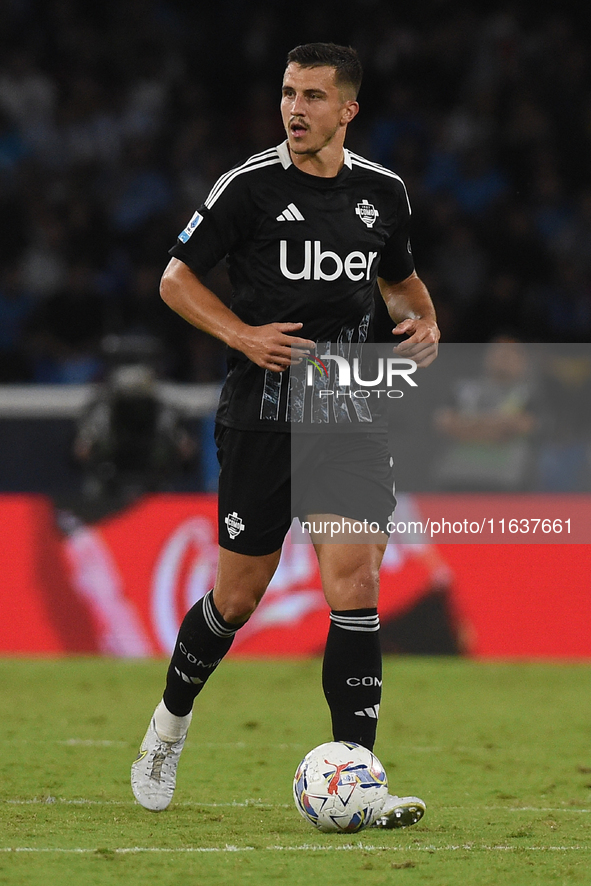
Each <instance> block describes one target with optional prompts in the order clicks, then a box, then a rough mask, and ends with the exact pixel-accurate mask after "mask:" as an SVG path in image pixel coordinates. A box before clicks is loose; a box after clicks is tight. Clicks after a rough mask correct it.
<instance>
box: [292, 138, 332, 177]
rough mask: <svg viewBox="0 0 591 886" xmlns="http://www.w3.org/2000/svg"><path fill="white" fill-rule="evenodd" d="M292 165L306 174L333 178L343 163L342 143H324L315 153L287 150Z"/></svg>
mask: <svg viewBox="0 0 591 886" xmlns="http://www.w3.org/2000/svg"><path fill="white" fill-rule="evenodd" d="M289 154H290V157H291V159H292V162H293V165H294V166H295V167H297V169H299V170H300V171H301V172H305V173H307V174H308V175H317V176H319V177H321V178H334V177H335V176H336V175H338V174H339V172H340V171H341V169H342V168H343V166H344V163H345V151H344V148H343V145H342V144H339V145H334V146H333V145H326V146H325V147H324V148H322V149H321V150H320V151H318V152H317V153H315V154H295V153H294V152H293V151H292V150H291V148H290V151H289Z"/></svg>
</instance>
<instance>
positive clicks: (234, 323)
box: [160, 258, 315, 372]
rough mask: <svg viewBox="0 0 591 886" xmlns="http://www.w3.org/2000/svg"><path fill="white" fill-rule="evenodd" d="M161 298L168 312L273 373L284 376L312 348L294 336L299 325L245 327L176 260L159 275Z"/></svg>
mask: <svg viewBox="0 0 591 886" xmlns="http://www.w3.org/2000/svg"><path fill="white" fill-rule="evenodd" d="M160 295H161V296H162V299H163V301H165V302H166V304H167V305H168V306H169V308H172V310H173V311H176V313H177V314H180V316H181V317H183V318H184V319H185V320H187V322H189V323H191V324H192V325H193V326H195V327H196V328H197V329H202V330H203V331H204V332H207V333H209V334H210V335H213V336H215V338H218V339H220V340H221V341H223V342H224V343H225V344H227V345H228V346H229V347H230V348H234V349H235V350H237V351H241V352H242V353H243V354H245V355H246V356H247V357H248V359H249V360H252V362H253V363H256V364H257V366H261V367H262V368H263V369H270V370H271V371H272V372H283V370H284V369H286V368H287V367H288V366H290V365H292V364H293V363H298V362H299V361H300V360H301V359H302V357H303V356H304V355H305V354H307V353H309V352H310V351H311V350H313V348H314V346H315V345H314V342H313V341H310V340H309V339H305V338H298V337H297V336H295V335H294V334H293V333H296V332H297V331H298V330H299V329H301V328H302V323H268V324H266V325H264V326H249V325H248V324H247V323H244V322H243V321H242V320H241V319H240V318H239V317H237V316H236V314H235V313H234V312H233V311H231V310H230V308H228V307H226V305H225V304H224V303H223V302H222V301H221V299H219V298H218V297H217V295H215V293H213V292H212V291H211V290H210V289H208V288H207V286H205V285H204V284H203V283H202V282H201V280H199V278H198V277H197V276H196V275H195V274H194V273H193V271H192V270H191V269H190V268H189V266H188V265H186V264H185V263H184V262H182V261H180V260H179V259H177V258H172V259H171V260H170V262H169V263H168V265H167V267H166V269H165V271H164V274H163V275H162V280H161V283H160Z"/></svg>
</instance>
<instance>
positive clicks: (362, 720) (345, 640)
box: [322, 609, 382, 750]
mask: <svg viewBox="0 0 591 886" xmlns="http://www.w3.org/2000/svg"><path fill="white" fill-rule="evenodd" d="M379 631H380V619H379V616H378V610H377V609H349V610H343V611H339V612H336V611H333V612H331V613H330V628H329V631H328V638H327V640H326V648H325V651H324V663H323V666H322V688H323V689H324V694H325V696H326V700H327V702H328V706H329V708H330V714H331V718H332V732H333V737H334V740H335V741H355V742H357V743H358V744H361V745H363V747H365V748H369V750H372V748H373V746H374V742H375V739H376V730H377V726H378V713H379V709H380V698H381V696H382V654H381V650H380V633H379Z"/></svg>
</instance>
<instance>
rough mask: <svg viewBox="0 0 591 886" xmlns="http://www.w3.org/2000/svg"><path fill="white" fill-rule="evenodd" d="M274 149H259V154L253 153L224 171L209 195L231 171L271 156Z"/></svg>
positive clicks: (274, 151)
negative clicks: (242, 161)
mask: <svg viewBox="0 0 591 886" xmlns="http://www.w3.org/2000/svg"><path fill="white" fill-rule="evenodd" d="M276 150H277V149H276V148H267V150H266V151H261V153H260V154H253V155H252V157H249V158H248V159H247V160H245V161H244V163H240V164H239V165H238V166H234V167H232V169H229V170H228V171H227V172H224V174H223V175H221V176H220V177H219V178H218V180H217V181H216V183H215V184H214V186H213V188H212V189H211V191H210V194H209V196H211V195H212V194H213V192H214V191H215V190H216V188H218V187H219V186H220V185H221V184H223V183H224V182H225V180H226V179H227V178H229V176H231V175H232V173H234V172H236V171H237V170H238V169H242V168H243V167H244V166H249V165H250V164H251V163H257V162H258V161H259V160H263V159H266V158H267V157H272V156H273V155H274V154H275V153H276Z"/></svg>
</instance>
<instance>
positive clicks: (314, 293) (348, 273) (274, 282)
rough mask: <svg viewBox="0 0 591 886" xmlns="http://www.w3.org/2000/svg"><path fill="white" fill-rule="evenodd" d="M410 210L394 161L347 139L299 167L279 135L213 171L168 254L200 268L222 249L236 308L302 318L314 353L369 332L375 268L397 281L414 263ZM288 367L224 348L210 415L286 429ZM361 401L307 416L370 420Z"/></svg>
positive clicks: (243, 313)
mask: <svg viewBox="0 0 591 886" xmlns="http://www.w3.org/2000/svg"><path fill="white" fill-rule="evenodd" d="M409 218H410V204H409V201H408V196H407V193H406V188H405V186H404V183H403V182H402V179H401V178H399V176H397V175H396V174H395V173H394V172H391V171H390V170H388V169H385V168H384V167H382V166H379V165H378V164H376V163H372V162H370V161H369V160H365V159H364V158H363V157H359V156H358V155H356V154H353V153H352V152H350V151H348V150H346V149H345V163H344V166H343V168H342V169H341V171H340V172H339V174H338V175H337V176H335V177H334V178H322V177H320V176H315V175H309V174H307V173H304V172H302V171H301V170H300V169H298V168H297V167H296V166H295V165H294V164H293V163H292V161H291V157H290V154H289V150H288V147H287V143H283V144H281V145H279V146H278V147H276V148H270V149H269V150H268V151H264V152H262V153H261V154H256V155H255V156H253V157H250V158H249V159H248V160H247V161H246V162H245V163H243V164H241V165H239V166H237V167H235V168H234V169H231V170H230V171H229V172H227V173H226V174H225V175H223V176H222V177H221V178H220V179H219V180H218V181H217V182H216V184H215V185H214V187H213V188H212V190H211V193H210V194H209V196H208V197H207V199H206V200H205V202H204V204H203V205H202V206H201V207H200V208H199V210H198V211H197V212H196V213H195V214H194V215H193V217H192V219H191V220H190V222H189V224H188V225H187V227H186V228H185V230H184V231H182V232H181V234H180V235H179V238H178V240H177V243H176V245H175V246H173V248H172V249H171V250H170V254H171V255H173V256H175V257H176V258H178V259H180V260H181V261H183V262H184V263H185V264H187V265H188V266H189V267H190V268H191V270H192V271H193V272H194V273H195V274H196V275H197V276H198V277H203V276H204V275H205V274H206V273H207V272H208V271H209V270H211V268H213V267H214V265H216V264H217V262H218V261H219V260H220V259H222V258H223V257H224V256H227V262H228V271H229V276H230V281H231V284H232V303H231V308H232V310H233V311H234V312H235V313H236V314H237V315H238V317H240V318H241V319H242V320H243V321H244V322H245V323H248V324H250V325H253V326H260V325H263V324H266V323H275V322H293V323H303V327H302V329H301V330H300V331H298V333H297V335H298V336H300V337H303V338H308V339H312V340H314V341H316V342H318V343H321V344H320V345H319V348H318V353H319V354H322V353H325V352H326V349H325V348H324V343H326V342H336V343H339V342H340V343H343V344H350V343H355V342H363V341H365V340H366V339H367V331H368V326H369V322H370V319H371V315H372V310H373V294H374V291H375V287H376V281H377V277H378V276H380V277H382V278H384V279H386V280H388V281H391V282H398V281H400V280H404V279H405V278H406V277H408V276H409V275H410V274H411V273H412V271H413V270H414V262H413V258H412V253H411V250H410V241H409V237H408V223H409ZM300 374H301V371H300ZM296 375H297V371H296V369H295V367H292V371H291V372H290V371H285V372H283V373H275V372H270V371H269V370H264V369H261V368H260V367H258V366H256V365H255V364H254V363H252V362H251V361H250V360H248V359H247V358H246V357H245V356H244V355H243V354H241V353H239V352H236V351H233V350H230V351H229V358H228V376H227V379H226V382H225V384H224V388H223V391H222V396H221V398H220V405H219V409H218V413H217V421H219V422H220V423H221V424H224V425H227V426H229V427H235V428H240V429H243V430H249V429H254V430H263V429H264V430H278V431H286V430H289V429H290V426H291V425H290V420H291V421H293V420H294V413H293V408H294V402H296V403H297V398H296V400H295V401H294V396H293V395H294V383H295V382H296ZM290 382H291V384H290ZM290 387H291V388H292V390H291V392H290ZM324 399H326V398H324ZM360 408H361V407H359V406H358V407H357V412H356V411H355V409H353V408H347V409H346V410H345V411H343V410H342V409H341V410H339V414H338V415H337V414H336V412H335V411H333V410H330V409H321V410H320V411H318V410H316V413H312V415H311V421H312V422H313V423H319V424H325V423H332V422H334V421H337V422H339V421H352V420H353V421H357V420H361V421H371V417H370V418H369V419H368V418H367V416H366V417H365V418H363V417H362V416H361V415H359V414H357V413H359V409H360ZM345 412H347V413H348V415H347V416H345ZM295 420H296V421H297V420H298V419H297V416H296V417H295Z"/></svg>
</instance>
